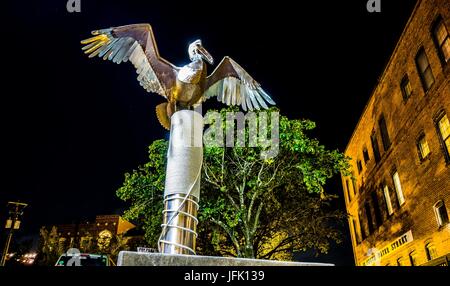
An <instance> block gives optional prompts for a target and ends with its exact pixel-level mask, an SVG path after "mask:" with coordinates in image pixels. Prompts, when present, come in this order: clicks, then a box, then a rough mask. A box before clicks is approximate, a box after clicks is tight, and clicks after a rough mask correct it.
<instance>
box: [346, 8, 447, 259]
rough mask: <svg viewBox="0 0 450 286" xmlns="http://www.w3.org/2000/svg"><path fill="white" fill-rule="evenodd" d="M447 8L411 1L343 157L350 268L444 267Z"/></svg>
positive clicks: (445, 247)
mask: <svg viewBox="0 0 450 286" xmlns="http://www.w3.org/2000/svg"><path fill="white" fill-rule="evenodd" d="M449 33H450V5H449V3H448V1H442V0H418V3H417V4H416V7H415V8H414V11H413V13H412V15H411V17H410V19H409V21H408V23H407V24H406V27H405V29H404V31H403V33H402V35H401V37H400V40H399V41H398V43H397V46H396V48H395V50H394V52H393V54H392V55H391V58H390V60H389V62H388V64H387V66H386V68H385V70H384V72H383V74H382V76H381V77H380V79H379V81H378V84H377V86H376V87H375V89H374V91H373V93H372V95H371V97H370V99H369V101H368V103H367V105H366V106H365V109H364V111H363V113H362V115H361V117H360V119H359V122H358V124H357V126H356V128H355V130H354V132H353V135H352V137H351V139H350V141H349V143H348V145H347V148H346V151H345V154H346V155H347V156H349V157H350V158H351V165H352V170H353V171H352V172H353V175H352V176H351V177H347V176H342V184H343V189H344V196H345V201H346V207H347V212H348V214H349V229H350V233H351V238H352V244H353V252H354V258H355V264H356V265H382V266H385V265H391V266H394V265H449V260H450V224H449V210H450V84H449V73H450V34H449Z"/></svg>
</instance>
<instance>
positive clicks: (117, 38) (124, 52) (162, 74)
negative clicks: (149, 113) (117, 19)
mask: <svg viewBox="0 0 450 286" xmlns="http://www.w3.org/2000/svg"><path fill="white" fill-rule="evenodd" d="M92 35H93V37H90V38H88V39H85V40H82V41H81V44H82V45H84V46H82V50H83V51H84V53H85V54H87V55H89V57H91V58H92V57H95V56H98V57H100V58H103V59H104V60H106V59H108V60H110V61H112V62H114V63H117V64H120V63H122V62H127V61H130V62H132V64H133V65H134V67H135V68H136V72H137V74H138V81H139V83H140V85H141V86H142V87H143V88H144V89H145V90H147V91H149V92H156V93H159V94H160V95H162V96H164V97H166V98H167V94H166V90H170V89H171V88H172V87H173V84H174V83H175V79H176V71H177V69H178V68H177V67H175V66H174V65H172V64H170V63H169V62H167V61H166V60H164V59H162V58H161V57H160V56H159V53H158V50H157V47H156V43H155V40H154V36H153V32H152V30H151V27H150V25H148V24H135V25H127V26H121V27H115V28H108V29H101V30H96V31H92Z"/></svg>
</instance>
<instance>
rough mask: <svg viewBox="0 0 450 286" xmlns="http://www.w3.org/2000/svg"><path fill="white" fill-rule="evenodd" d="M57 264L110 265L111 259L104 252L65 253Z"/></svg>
mask: <svg viewBox="0 0 450 286" xmlns="http://www.w3.org/2000/svg"><path fill="white" fill-rule="evenodd" d="M55 266H110V259H109V257H108V255H104V254H91V253H64V254H63V255H61V256H60V257H59V258H58V260H57V261H56V264H55Z"/></svg>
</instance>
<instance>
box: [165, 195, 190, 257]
mask: <svg viewBox="0 0 450 286" xmlns="http://www.w3.org/2000/svg"><path fill="white" fill-rule="evenodd" d="M197 211H198V202H197V198H196V197H194V196H191V195H189V196H187V197H186V195H185V194H172V195H168V196H166V198H165V199H164V210H163V223H162V224H161V227H162V228H163V229H164V230H165V234H164V236H163V238H162V239H161V240H160V241H159V243H160V249H161V252H162V253H170V254H191V255H195V250H194V249H195V241H196V238H197V232H196V229H197V224H198V220H197Z"/></svg>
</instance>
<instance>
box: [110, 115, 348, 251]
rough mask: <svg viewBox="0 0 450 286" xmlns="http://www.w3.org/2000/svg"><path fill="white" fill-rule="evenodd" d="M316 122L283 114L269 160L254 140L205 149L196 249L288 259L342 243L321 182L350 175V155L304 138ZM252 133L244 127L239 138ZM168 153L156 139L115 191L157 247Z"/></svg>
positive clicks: (228, 124)
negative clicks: (146, 159)
mask: <svg viewBox="0 0 450 286" xmlns="http://www.w3.org/2000/svg"><path fill="white" fill-rule="evenodd" d="M232 111H234V109H230V108H227V109H223V110H221V112H220V116H219V119H222V120H223V121H224V122H226V124H224V125H223V126H222V127H221V128H224V130H234V125H233V124H234V121H231V120H228V121H227V112H228V114H229V112H232ZM271 111H272V112H277V110H275V109H272V110H271ZM258 118H259V119H257V120H259V121H258V122H257V123H258V124H259V126H261V125H260V124H261V123H262V120H261V118H262V117H261V116H259V117H258ZM228 119H230V118H228ZM216 121H217V118H216ZM250 125H251V124H249V125H246V126H245V130H246V131H248V129H249V126H250ZM314 127H315V124H314V123H313V122H312V121H309V120H289V119H288V118H286V117H284V116H281V117H280V118H279V147H278V148H279V150H278V155H277V156H275V157H273V158H271V157H264V156H261V154H263V153H265V152H266V151H267V146H265V145H264V144H262V143H261V142H260V141H258V144H257V145H255V147H233V148H224V147H220V146H206V147H205V148H204V161H203V173H202V183H201V201H200V210H199V228H198V232H199V237H198V239H197V243H198V246H197V252H198V253H200V254H206V255H227V256H238V257H247V258H266V259H290V258H291V254H292V252H293V251H305V250H309V249H315V250H317V251H318V252H319V253H325V252H327V251H328V249H329V247H330V242H331V241H335V242H337V243H339V242H340V237H341V234H340V233H339V231H338V228H337V227H336V224H337V223H340V222H342V220H343V219H344V218H345V215H344V214H343V213H342V212H340V211H338V210H335V209H333V208H331V207H330V203H331V202H332V201H333V200H334V199H336V197H337V196H336V195H331V194H327V193H326V192H325V191H324V185H325V183H326V181H327V179H329V178H331V177H332V176H333V175H335V174H338V173H340V172H343V173H344V174H348V172H347V171H346V170H347V169H348V160H347V158H345V156H344V155H343V154H342V153H340V152H338V151H337V150H335V151H330V150H327V149H326V148H325V147H324V146H323V145H320V144H319V142H318V140H316V139H312V138H309V137H308V136H307V132H308V131H309V130H312V129H313V128H314ZM227 128H229V129H227ZM242 131H243V130H239V129H238V132H236V134H235V135H233V136H234V138H235V139H236V138H237V134H239V132H242ZM249 134H250V135H249ZM260 135H261V134H260ZM265 135H267V134H265ZM252 136H254V134H253V135H251V132H245V141H246V142H250V141H251V140H252ZM247 145H248V144H247ZM166 151H167V141H165V140H156V141H154V142H153V143H152V145H151V146H150V148H149V158H150V161H149V162H148V163H147V164H145V165H144V166H141V167H139V168H138V170H134V171H133V172H132V173H131V174H129V173H127V174H125V181H124V183H123V186H122V187H121V188H119V189H118V191H117V195H118V197H119V198H121V199H122V200H125V201H129V202H130V203H131V207H130V209H128V210H127V211H126V212H125V214H124V216H125V218H126V219H129V220H135V221H136V220H138V221H139V222H140V223H141V225H142V227H143V228H144V230H145V233H146V238H147V240H148V241H149V243H150V244H151V245H155V246H156V242H157V238H158V236H159V234H160V232H161V228H160V224H161V219H162V217H161V211H162V207H163V206H162V201H163V198H162V194H163V190H164V178H165V176H164V175H165V174H164V172H165V156H166Z"/></svg>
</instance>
